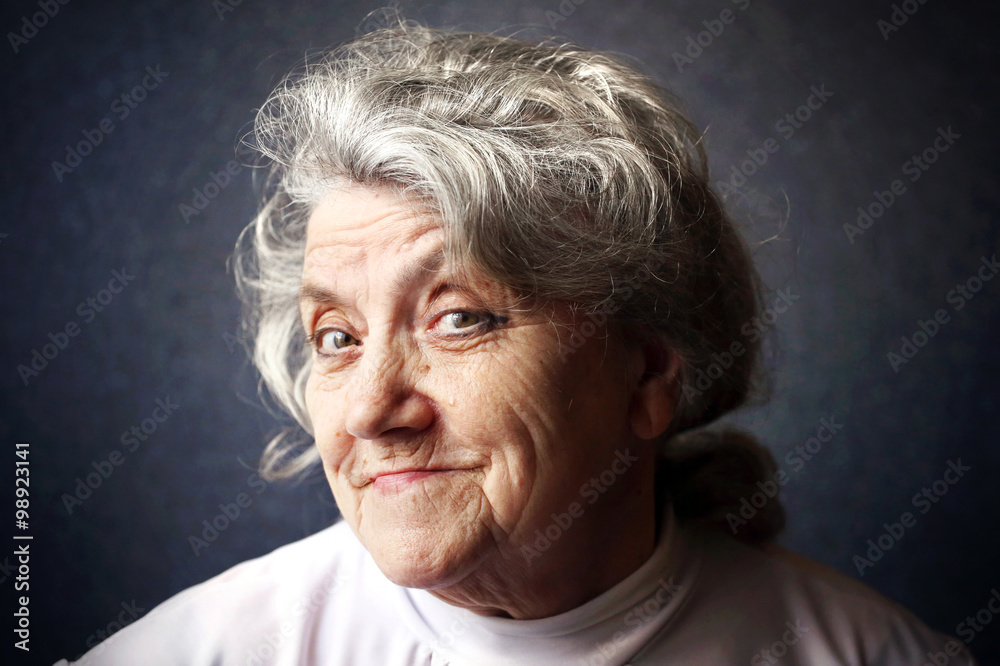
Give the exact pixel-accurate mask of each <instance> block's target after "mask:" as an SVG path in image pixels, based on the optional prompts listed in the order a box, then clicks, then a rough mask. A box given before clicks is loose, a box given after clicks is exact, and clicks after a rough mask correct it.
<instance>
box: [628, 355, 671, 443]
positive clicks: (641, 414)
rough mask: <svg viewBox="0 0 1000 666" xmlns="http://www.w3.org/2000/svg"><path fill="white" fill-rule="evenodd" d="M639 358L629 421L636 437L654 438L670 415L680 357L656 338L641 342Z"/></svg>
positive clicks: (666, 422) (661, 431) (664, 426)
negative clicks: (639, 366)
mask: <svg viewBox="0 0 1000 666" xmlns="http://www.w3.org/2000/svg"><path fill="white" fill-rule="evenodd" d="M636 353H637V354H638V353H639V350H637V351H636ZM637 360H638V359H637ZM641 361H642V362H641V368H642V369H641V370H640V371H639V379H638V382H637V383H636V385H635V388H634V389H633V390H632V400H631V403H630V405H629V421H630V423H631V425H632V432H634V433H635V435H636V436H637V437H639V438H640V439H655V438H656V437H659V436H660V435H662V434H663V432H664V431H665V430H666V429H667V428H668V427H669V426H670V422H671V421H673V419H674V411H675V409H676V407H677V399H678V386H677V377H678V375H679V373H680V368H681V361H680V357H678V355H677V354H676V353H674V352H673V351H672V350H671V349H669V348H668V347H666V346H665V345H664V344H662V343H660V342H648V343H646V344H644V345H643V346H642V348H641Z"/></svg>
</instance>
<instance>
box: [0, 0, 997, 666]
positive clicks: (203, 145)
mask: <svg viewBox="0 0 1000 666" xmlns="http://www.w3.org/2000/svg"><path fill="white" fill-rule="evenodd" d="M5 4H6V6H5V7H4V9H3V10H2V15H0V27H2V29H3V31H4V32H5V33H6V37H5V44H4V45H3V46H2V47H0V50H3V49H5V52H4V53H3V54H2V55H0V63H2V67H3V69H4V76H3V80H4V85H5V86H6V91H5V99H4V108H3V122H2V123H0V132H2V145H3V147H4V153H5V163H4V167H3V170H2V176H0V178H2V192H3V201H4V210H5V215H4V216H3V219H2V220H0V280H2V285H3V287H2V294H3V295H2V298H0V312H2V316H3V327H2V330H0V344H2V347H3V356H2V359H3V366H2V367H0V396H2V423H0V451H3V452H4V454H3V456H0V457H2V460H3V465H2V470H0V473H2V474H3V475H4V476H3V478H4V481H3V484H4V485H5V487H8V488H10V489H11V490H10V491H9V492H8V495H7V496H8V498H9V500H8V501H9V502H10V504H9V505H8V506H10V507H11V508H10V509H5V512H7V513H5V515H8V516H10V518H9V519H8V520H7V522H5V523H4V524H5V525H8V526H10V527H8V528H5V529H7V530H8V532H9V533H10V535H13V534H15V533H17V534H21V535H31V536H33V537H34V539H33V540H32V541H31V542H30V552H31V559H30V612H31V615H30V617H31V629H32V633H31V639H32V640H31V643H30V645H31V648H32V650H31V654H30V655H24V654H23V653H21V654H20V656H21V657H22V658H23V659H24V661H23V662H22V663H51V661H52V660H54V659H55V658H57V657H59V656H68V657H74V656H76V655H78V654H80V653H81V652H83V651H84V650H85V647H86V646H87V645H88V644H94V643H95V642H96V641H97V640H98V638H99V637H100V636H101V635H102V633H103V634H106V633H107V632H108V631H109V630H110V631H113V630H114V629H116V628H117V626H118V624H117V623H118V622H120V621H124V622H129V621H131V620H132V618H133V617H135V616H137V615H142V614H144V613H145V612H146V611H148V610H149V609H150V608H152V607H153V606H155V605H156V604H157V603H159V602H161V601H163V600H164V599H166V598H167V597H168V596H170V595H172V594H174V593H175V592H177V591H179V590H181V589H183V588H185V587H187V586H190V585H192V584H194V583H197V582H199V581H202V580H204V579H206V578H207V577H209V576H211V575H213V574H216V573H218V572H221V571H222V570H224V569H226V568H228V567H229V566H232V565H233V564H235V563H237V562H239V561H242V560H244V559H247V558H249V557H253V556H257V555H260V554H263V553H266V552H268V551H270V550H272V549H273V548H275V547H277V546H279V545H281V544H284V543H287V542H290V541H293V540H296V539H299V538H301V537H303V536H305V535H307V534H311V533H313V532H315V531H317V530H319V529H321V528H322V527H324V526H326V525H327V524H329V523H330V522H331V521H332V520H334V519H335V518H336V516H337V512H336V508H335V506H334V504H333V501H332V498H331V496H330V493H329V491H328V489H327V488H326V487H325V483H324V482H323V481H322V480H313V481H312V482H309V483H305V484H302V485H299V486H290V485H280V484H265V483H264V482H262V481H261V480H260V479H259V478H258V477H256V476H255V475H254V472H253V469H254V465H255V463H256V461H257V458H258V456H259V452H260V450H261V448H262V443H263V441H264V440H265V438H266V436H267V435H268V434H269V433H271V432H273V431H274V429H275V427H276V421H275V419H274V418H273V417H272V416H271V415H269V414H268V413H267V411H266V410H265V409H264V408H263V407H262V404H261V401H260V399H259V398H258V397H257V394H256V383H255V381H256V380H255V376H254V374H253V372H252V371H251V369H250V368H249V367H248V365H247V362H246V358H245V354H244V352H243V348H242V342H241V341H240V340H239V339H238V338H237V337H236V335H235V334H236V331H237V318H238V304H237V301H236V299H235V296H234V293H233V288H232V276H231V274H230V273H228V272H227V268H226V259H227V255H228V253H229V252H230V250H231V247H232V245H233V243H234V241H235V238H236V234H237V233H238V231H239V230H240V229H241V227H242V226H243V225H244V224H245V223H246V222H247V221H248V219H249V218H250V216H251V214H252V213H253V210H254V194H253V186H252V178H251V174H250V170H249V169H248V168H245V167H243V166H241V162H239V161H238V160H239V156H238V154H237V152H236V147H237V144H238V140H239V137H240V136H241V135H242V134H243V133H244V132H245V131H246V129H247V127H248V123H249V122H250V121H251V120H252V117H253V113H254V109H255V108H256V107H257V106H259V105H260V104H261V103H262V101H263V100H264V99H265V97H266V95H267V93H268V92H269V91H270V90H271V88H272V87H273V86H274V85H275V84H276V83H277V81H278V80H279V78H280V77H281V76H282V75H283V74H284V73H285V72H286V71H288V70H289V69H290V68H291V67H293V66H294V65H295V64H296V63H297V62H298V61H299V60H300V59H301V58H302V56H303V55H304V53H305V52H306V50H308V49H318V48H322V47H327V46H330V45H334V44H336V43H339V42H341V41H343V40H345V39H348V38H350V37H352V36H353V35H354V34H355V33H356V32H357V31H364V30H366V29H369V28H371V27H374V26H376V25H377V24H378V19H372V18H367V19H366V16H367V15H368V13H369V12H370V11H372V10H373V9H376V8H377V7H378V6H379V5H378V4H377V3H369V2H346V1H327V2H315V1H308V2H280V3H279V2H265V1H264V0H242V1H240V0H216V1H215V2H212V1H211V0H202V1H199V2H167V1H156V0H136V1H134V2H117V3H114V2H84V1H83V0H69V1H68V2H65V3H62V2H61V0H60V1H59V2H57V1H56V0H41V2H38V1H37V0H13V1H11V2H8V3H5ZM979 5H980V6H978V7H977V6H976V4H975V3H963V2H944V1H943V0H937V1H934V0H932V1H924V2H922V3H921V2H919V1H918V0H906V1H904V2H900V3H897V4H896V5H894V6H893V5H891V4H890V3H889V2H860V1H859V2H802V1H801V0H798V1H796V0H771V1H767V0H711V1H705V2H685V1H681V0H677V1H670V2H652V1H649V2H638V1H620V0H619V1H616V2H611V0H561V2H560V0H542V1H539V0H515V1H508V2H489V1H482V0H478V1H476V2H445V3H436V4H435V3H420V4H417V5H408V4H404V5H403V10H404V12H405V13H406V14H407V15H408V16H410V17H412V18H417V19H421V20H424V21H427V22H429V23H430V24H432V25H452V26H460V27H465V28H471V29H483V30H497V29H507V30H510V29H514V30H523V31H524V34H526V35H538V34H541V33H558V34H561V35H563V36H566V37H568V38H571V39H574V40H576V41H579V42H580V43H582V44H584V45H585V46H589V47H593V48H599V49H608V50H612V51H616V52H619V53H622V54H624V55H626V56H627V57H630V58H634V59H638V60H639V61H641V62H642V63H643V66H644V67H645V68H646V69H647V71H649V72H651V73H652V74H653V75H655V76H656V77H658V78H659V79H660V80H662V81H663V82H664V83H665V84H667V85H668V86H669V87H670V88H672V89H673V90H675V91H676V92H677V93H678V94H679V95H680V97H681V98H682V99H683V100H684V101H685V103H686V105H687V108H688V109H689V111H690V113H691V115H692V117H693V118H694V120H695V122H696V123H697V124H698V125H699V126H700V127H702V128H705V129H706V145H707V149H708V152H709V155H710V158H711V160H712V164H713V182H716V183H717V184H719V186H720V188H721V189H723V190H724V191H725V192H726V194H727V198H728V201H729V202H730V205H731V206H732V209H733V211H734V214H735V215H736V216H737V218H738V219H739V220H740V222H741V224H743V225H745V231H746V235H747V238H748V239H749V240H750V241H751V242H752V243H753V244H754V246H755V248H756V249H755V255H756V256H757V259H758V264H759V266H760V269H761V271H762V273H763V274H764V276H765V278H766V279H767V281H768V284H769V287H770V288H771V292H770V295H769V296H768V300H767V304H768V306H770V307H771V308H772V309H771V311H766V310H765V311H764V312H763V313H762V316H761V319H760V320H759V322H748V324H749V327H748V328H747V329H746V334H747V335H748V336H749V335H758V334H760V333H761V332H763V331H765V330H766V331H767V333H768V337H767V341H768V342H767V347H768V350H769V361H768V363H769V366H770V367H771V368H772V386H771V393H772V397H771V400H770V402H768V403H767V404H765V405H763V406H760V407H758V408H755V409H754V410H751V411H748V412H746V413H745V414H743V415H741V416H740V417H738V419H737V420H738V421H739V422H741V423H742V424H744V425H745V426H746V427H748V428H750V429H752V430H754V431H755V432H756V433H758V434H759V435H760V436H761V437H762V438H763V439H764V440H765V441H766V442H767V444H768V445H769V446H770V447H771V448H772V450H773V451H774V453H775V455H776V457H777V459H778V461H779V464H780V465H781V467H782V469H784V470H786V471H787V472H788V474H789V481H788V483H787V485H785V487H784V488H783V489H782V492H783V494H784V496H785V498H786V500H787V504H788V507H789V516H790V519H789V527H788V530H787V533H786V535H785V536H784V543H786V544H787V545H789V546H791V547H793V548H796V549H798V550H800V551H802V552H803V553H805V554H806V555H809V556H811V557H814V558H816V559H819V560H821V561H823V562H825V563H827V564H830V565H832V566H834V567H837V568H838V569H840V570H842V571H844V572H846V573H848V574H849V575H852V576H855V577H860V578H861V579H862V580H863V581H864V582H865V583H868V584H870V585H872V586H874V587H875V588H876V589H878V590H880V591H881V592H883V593H884V594H886V595H888V596H889V597H891V598H893V599H896V600H898V601H900V602H901V603H903V604H905V605H906V606H908V607H909V608H911V609H912V610H914V611H915V612H916V613H917V614H918V615H920V616H921V617H922V618H924V619H925V620H926V621H927V622H928V623H929V624H931V625H932V626H934V627H935V628H937V629H939V630H942V631H945V632H948V633H951V634H956V633H959V632H961V633H962V634H963V635H962V637H963V638H965V639H967V640H970V641H971V642H970V648H971V649H972V651H973V652H974V653H977V654H978V655H979V656H980V658H981V659H982V660H983V661H984V663H987V662H989V661H990V660H991V659H1000V619H998V621H996V622H994V623H992V624H989V625H986V626H982V625H980V624H979V622H982V621H983V618H986V617H987V616H990V617H992V614H991V613H990V612H989V611H988V610H987V611H985V612H982V613H980V620H979V621H977V622H976V624H975V626H978V627H980V630H973V629H972V628H971V626H972V625H969V624H965V625H962V626H960V623H962V622H964V621H965V618H966V617H968V616H975V615H976V614H977V612H979V611H980V610H981V609H984V608H985V606H986V602H987V601H988V600H989V598H990V596H991V593H992V591H993V590H995V589H997V588H998V587H1000V569H998V567H997V564H998V562H1000V543H998V541H1000V538H998V529H1000V528H998V525H1000V507H998V504H1000V502H998V500H997V497H998V491H997V484H996V474H997V469H998V453H997V444H998V435H997V428H996V425H995V424H996V422H997V413H998V411H1000V404H998V390H997V388H996V387H997V377H998V374H1000V362H998V361H1000V355H998V350H997V343H998V337H1000V336H998V330H1000V316H998V306H997V304H998V297H1000V279H993V280H992V281H991V280H988V279H987V278H993V277H995V271H996V267H991V264H990V261H989V260H990V259H991V258H992V257H993V256H994V255H995V254H996V253H998V251H1000V247H998V231H1000V223H998V216H997V208H998V206H997V197H996V195H995V192H996V182H995V180H996V175H997V162H998V158H997V148H998V137H997V132H996V114H997V100H998V96H997V87H996V86H997V78H998V75H997V68H996V63H997V62H998V61H1000V59H998V53H997V51H998V48H997V42H996V40H995V35H994V34H993V32H994V30H995V26H996V24H997V18H998V15H997V11H996V9H995V8H993V6H992V5H991V4H990V3H986V2H983V3H979ZM46 11H47V12H48V13H46ZM49 14H51V16H50V15H49ZM859 209H860V210H859ZM765 241H767V242H765ZM984 259H985V263H984ZM822 419H826V420H827V423H829V422H833V423H834V424H836V425H841V424H842V427H841V428H835V431H836V432H835V434H834V436H833V437H832V438H831V437H830V436H829V434H830V430H820V428H821V426H822V425H823V421H822ZM817 434H819V435H822V436H823V439H826V440H827V441H825V442H820V441H819V439H816V440H814V441H812V442H810V438H813V437H816V436H817ZM18 442H23V443H27V444H29V445H30V447H28V449H27V450H29V451H30V453H29V454H28V456H27V457H28V459H29V460H30V466H29V469H30V481H31V485H30V500H29V501H30V507H29V511H28V513H29V525H28V528H27V529H26V530H19V529H17V527H16V524H14V505H13V503H14V499H15V498H14V491H13V487H14V484H13V479H14V475H15V464H14V463H15V461H16V460H18V458H17V457H16V452H17V451H18V450H21V451H24V450H25V449H24V448H23V447H22V448H21V449H17V448H16V444H17V443H18ZM818 445H819V446H818ZM796 447H799V450H796ZM810 450H812V452H811V453H810ZM949 465H951V466H952V468H961V469H962V470H963V471H962V473H961V476H958V474H957V472H948V473H947V475H946V471H947V470H949V469H950V467H949ZM965 468H968V469H967V470H966V469H965ZM946 478H947V479H950V480H952V481H954V483H949V482H948V481H947V480H945V479H946ZM935 482H938V483H937V484H935ZM925 488H926V489H927V493H928V494H927V495H926V496H922V495H920V494H921V493H923V492H924V489H925ZM241 493H246V495H245V497H244V498H242V499H243V501H242V503H243V504H244V505H245V506H243V507H241V508H240V509H239V511H240V513H239V515H238V516H236V517H234V518H231V519H230V518H226V519H222V518H220V515H221V514H222V510H221V509H220V504H222V505H227V504H230V503H234V502H235V501H236V499H237V498H238V497H240V494H241ZM915 495H918V496H917V497H915ZM905 512H909V513H911V514H912V516H913V520H911V521H908V524H907V525H906V526H904V527H903V528H902V531H900V529H897V528H894V527H893V528H892V530H893V532H895V534H887V533H886V531H885V529H886V528H885V527H884V524H889V525H890V527H891V526H892V523H895V522H899V521H900V517H901V515H902V514H903V513H905ZM230 513H233V511H232V509H230ZM203 521H207V522H208V523H212V522H215V523H216V524H217V526H222V529H218V530H216V531H214V532H213V531H208V530H206V523H205V522H203ZM213 529H214V528H213ZM192 537H195V538H196V539H201V540H202V541H201V542H199V541H196V540H193V539H192ZM880 537H881V539H880ZM869 540H871V542H872V544H869V543H868V542H869ZM9 543H10V544H11V545H9V546H6V547H5V548H4V549H3V550H2V551H0V565H2V568H0V586H2V587H3V588H5V592H13V586H14V585H15V584H16V582H17V581H16V577H17V575H18V574H17V571H16V564H17V562H16V559H15V558H14V556H13V555H12V553H13V550H14V548H15V547H16V546H17V545H18V542H14V541H9ZM21 543H24V542H21ZM873 545H874V549H873ZM869 551H871V552H869ZM859 558H863V559H859ZM20 594H22V593H20V592H19V593H18V595H20ZM8 603H10V604H13V602H12V601H10V602H8ZM5 608H13V606H12V605H9V606H5ZM248 610H250V609H248ZM10 612H11V611H6V610H5V615H6V617H8V618H10V617H11V615H10V614H8V613H10ZM8 622H10V620H8ZM4 635H6V636H7V637H8V638H6V639H5V649H6V648H9V647H10V643H8V642H7V641H9V640H11V639H10V638H9V637H10V636H11V634H10V633H9V629H5V634H4Z"/></svg>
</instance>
